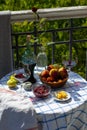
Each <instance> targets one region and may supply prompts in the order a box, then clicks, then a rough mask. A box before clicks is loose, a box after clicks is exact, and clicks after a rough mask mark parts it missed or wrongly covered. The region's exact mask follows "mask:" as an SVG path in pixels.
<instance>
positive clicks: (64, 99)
mask: <svg viewBox="0 0 87 130" xmlns="http://www.w3.org/2000/svg"><path fill="white" fill-rule="evenodd" d="M58 92H60V91H57V92H54V100H56V101H61V102H64V101H67V100H69V99H70V98H71V95H70V93H68V92H66V91H64V92H65V93H66V94H67V97H66V98H62V99H59V98H57V97H56V94H58Z"/></svg>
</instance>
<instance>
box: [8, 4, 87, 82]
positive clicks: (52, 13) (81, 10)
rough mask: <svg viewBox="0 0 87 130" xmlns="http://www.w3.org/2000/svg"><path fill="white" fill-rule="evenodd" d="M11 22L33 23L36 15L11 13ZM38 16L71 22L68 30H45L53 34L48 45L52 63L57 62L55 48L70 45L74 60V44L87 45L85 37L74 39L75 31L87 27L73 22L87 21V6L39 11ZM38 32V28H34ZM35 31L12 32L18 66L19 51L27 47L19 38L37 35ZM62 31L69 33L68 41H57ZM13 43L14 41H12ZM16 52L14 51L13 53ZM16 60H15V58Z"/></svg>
mask: <svg viewBox="0 0 87 130" xmlns="http://www.w3.org/2000/svg"><path fill="white" fill-rule="evenodd" d="M10 13H11V17H10V18H11V19H10V20H11V21H10V23H11V24H13V23H15V22H23V21H24V20H28V21H29V22H31V21H32V20H34V15H33V12H32V11H31V10H25V11H11V12H10ZM38 14H39V16H40V18H46V19H47V21H54V20H58V21H59V20H68V21H69V27H66V28H57V29H55V30H54V29H49V30H45V33H51V36H52V41H51V42H50V43H48V46H50V47H52V63H54V62H55V51H56V50H55V46H56V45H59V44H61V45H62V44H67V45H69V52H70V53H69V54H70V59H71V58H72V45H73V43H80V44H84V43H85V44H86V42H87V39H86V37H84V39H73V32H74V31H75V30H79V29H80V30H81V29H85V30H86V29H87V26H74V24H73V21H74V19H79V18H82V19H86V17H87V6H76V7H62V8H53V9H39V10H38ZM34 29H35V30H36V28H34ZM35 30H33V31H32V32H30V31H28V32H18V33H16V32H15V33H14V32H13V30H12V33H11V36H12V38H13V37H15V42H16V45H15V46H13V50H15V52H16V65H17V66H19V57H20V56H19V49H20V48H22V47H25V46H19V43H18V38H19V36H23V35H27V34H33V35H35V33H36V32H35ZM60 31H66V32H68V35H69V39H68V40H67V41H56V33H57V32H60ZM37 32H38V33H43V31H41V32H40V31H39V30H37ZM12 42H13V41H12ZM37 46H39V45H38V44H37V43H35V44H34V51H35V54H37ZM85 50H86V53H85V56H86V59H85V61H86V62H85V77H86V80H87V46H85ZM13 52H14V51H13ZM13 59H14V58H13Z"/></svg>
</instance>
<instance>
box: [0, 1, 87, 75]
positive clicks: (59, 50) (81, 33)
mask: <svg viewBox="0 0 87 130" xmlns="http://www.w3.org/2000/svg"><path fill="white" fill-rule="evenodd" d="M80 5H81V6H82V5H87V0H40V1H36V0H0V11H2V10H12V11H14V10H29V9H30V10H31V9H32V7H34V6H35V7H37V8H56V7H69V6H80ZM45 21H46V19H45V18H43V19H41V21H40V25H41V26H38V23H37V28H38V30H39V31H43V30H44V31H46V30H48V29H60V28H68V27H70V24H69V20H58V21H50V22H48V21H46V23H45ZM73 26H75V27H78V26H87V19H86V18H84V19H74V21H73ZM12 29H13V32H30V31H32V30H33V29H34V21H32V22H30V23H29V22H28V21H24V22H22V23H20V22H17V23H14V24H13V25H12ZM55 33H56V41H55V42H57V41H67V40H68V39H69V35H68V31H63V32H62V31H59V32H55ZM86 34H87V33H86V29H80V30H78V29H77V31H76V30H75V31H74V33H73V39H74V40H77V39H84V38H85V39H87V35H86ZM38 37H39V38H40V41H39V42H41V43H42V44H43V45H44V46H46V48H47V49H46V52H47V55H48V59H49V61H48V63H49V64H50V63H51V62H52V47H51V46H47V43H49V42H52V40H53V39H52V35H51V33H42V34H41V35H40V34H38ZM33 39H34V36H32V41H31V42H32V43H33V42H35V40H33ZM18 43H19V46H20V45H26V44H25V43H26V36H19V38H18ZM13 45H16V42H15V38H13ZM86 45H87V43H79V42H78V43H73V49H74V50H75V52H76V54H77V55H78V65H77V66H76V67H75V68H74V71H76V72H78V73H79V74H81V75H82V76H83V77H85V75H84V73H85V59H86V56H85V51H84V48H85V47H87V46H86ZM67 50H69V47H68V45H65V44H61V45H59V44H57V45H56V46H55V62H56V63H58V62H59V63H61V60H62V56H63V55H64V54H65V53H66V52H67ZM23 52H24V50H22V49H20V51H19V56H20V59H21V55H22V53H23ZM14 57H15V58H16V55H15V53H14Z"/></svg>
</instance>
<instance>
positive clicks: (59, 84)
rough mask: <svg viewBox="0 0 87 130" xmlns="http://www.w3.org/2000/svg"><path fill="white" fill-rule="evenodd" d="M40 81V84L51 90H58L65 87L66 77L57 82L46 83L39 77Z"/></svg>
mask: <svg viewBox="0 0 87 130" xmlns="http://www.w3.org/2000/svg"><path fill="white" fill-rule="evenodd" d="M39 77H40V80H41V82H42V83H45V84H47V85H49V86H50V87H51V88H53V89H55V88H60V87H63V86H64V85H65V83H66V82H67V80H68V77H66V78H64V79H62V80H61V79H59V80H58V82H46V81H45V80H43V78H42V77H41V75H39Z"/></svg>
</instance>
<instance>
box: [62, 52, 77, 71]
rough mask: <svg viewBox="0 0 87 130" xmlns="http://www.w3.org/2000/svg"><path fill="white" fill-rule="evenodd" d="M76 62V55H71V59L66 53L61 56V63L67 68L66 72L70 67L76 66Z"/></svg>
mask: <svg viewBox="0 0 87 130" xmlns="http://www.w3.org/2000/svg"><path fill="white" fill-rule="evenodd" d="M77 62H78V58H77V56H76V55H72V59H69V56H68V55H64V56H63V58H62V64H63V65H64V67H65V68H66V69H67V71H68V72H70V71H71V69H72V68H73V67H75V66H76V64H77Z"/></svg>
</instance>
